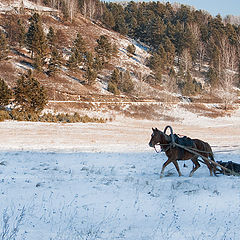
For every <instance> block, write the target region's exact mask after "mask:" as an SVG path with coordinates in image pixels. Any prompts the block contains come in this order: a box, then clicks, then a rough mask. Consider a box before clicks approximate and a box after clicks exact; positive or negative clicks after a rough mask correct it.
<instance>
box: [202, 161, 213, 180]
mask: <svg viewBox="0 0 240 240" xmlns="http://www.w3.org/2000/svg"><path fill="white" fill-rule="evenodd" d="M203 161H204V162H205V163H206V165H207V167H208V169H209V172H210V176H212V175H213V173H212V172H213V167H212V165H211V164H210V162H209V161H207V160H205V159H203Z"/></svg>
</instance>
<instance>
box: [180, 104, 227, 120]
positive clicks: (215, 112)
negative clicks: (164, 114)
mask: <svg viewBox="0 0 240 240" xmlns="http://www.w3.org/2000/svg"><path fill="white" fill-rule="evenodd" d="M219 106H220V105H219ZM219 106H216V107H214V106H207V105H206V104H203V103H190V104H181V107H182V108H185V109H186V110H188V111H189V112H192V113H196V114H199V115H200V116H204V117H209V118H218V117H224V116H229V115H230V114H231V113H230V112H229V111H225V110H223V109H222V108H221V107H219Z"/></svg>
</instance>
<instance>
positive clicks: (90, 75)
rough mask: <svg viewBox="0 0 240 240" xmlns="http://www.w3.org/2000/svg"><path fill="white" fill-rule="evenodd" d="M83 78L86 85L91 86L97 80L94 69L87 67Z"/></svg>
mask: <svg viewBox="0 0 240 240" xmlns="http://www.w3.org/2000/svg"><path fill="white" fill-rule="evenodd" d="M85 77H86V79H87V84H88V85H93V84H94V82H95V80H96V78H97V72H96V71H95V70H94V69H92V68H91V67H88V68H87V71H86V75H85Z"/></svg>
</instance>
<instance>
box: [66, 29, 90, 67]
mask: <svg viewBox="0 0 240 240" xmlns="http://www.w3.org/2000/svg"><path fill="white" fill-rule="evenodd" d="M85 55H86V43H85V41H84V40H83V38H82V36H81V34H80V33H78V34H77V37H76V39H75V40H74V42H73V47H72V54H71V56H70V58H69V60H68V62H67V65H68V67H69V68H72V69H74V68H77V67H78V66H79V65H80V64H81V63H83V61H84V58H85Z"/></svg>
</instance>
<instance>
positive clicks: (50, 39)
mask: <svg viewBox="0 0 240 240" xmlns="http://www.w3.org/2000/svg"><path fill="white" fill-rule="evenodd" d="M47 40H48V45H49V46H50V49H51V48H53V47H54V46H56V34H55V31H54V29H53V27H50V28H49V31H48V34H47Z"/></svg>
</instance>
